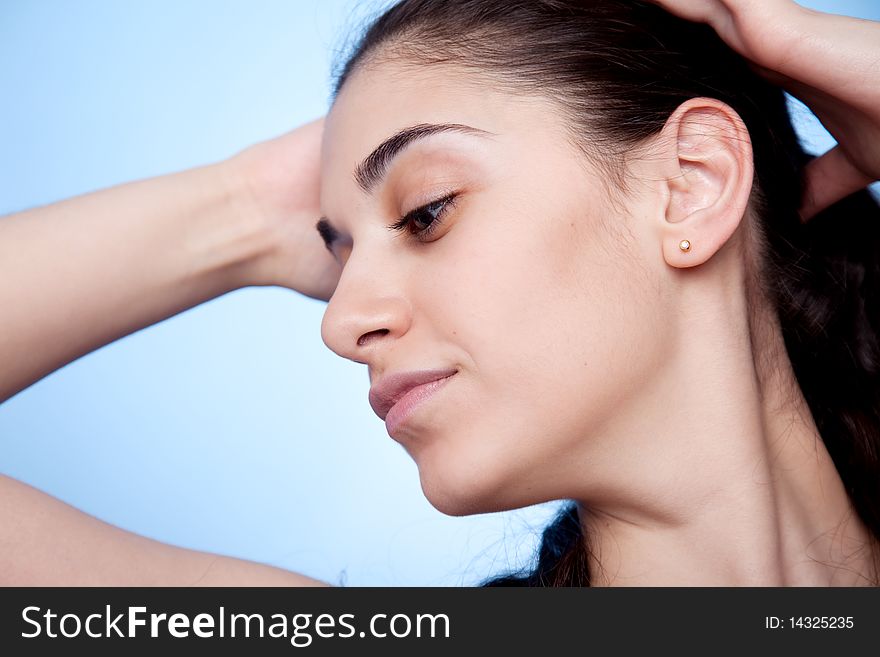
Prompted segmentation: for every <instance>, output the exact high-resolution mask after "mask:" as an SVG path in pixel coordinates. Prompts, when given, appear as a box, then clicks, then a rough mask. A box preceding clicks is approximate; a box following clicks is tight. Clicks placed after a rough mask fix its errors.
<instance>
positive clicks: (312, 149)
mask: <svg viewBox="0 0 880 657" xmlns="http://www.w3.org/2000/svg"><path fill="white" fill-rule="evenodd" d="M323 131H324V118H323V117H322V118H320V119H316V120H314V121H311V122H310V123H306V124H304V125H302V126H300V127H298V128H296V129H295V130H292V131H290V132H287V133H284V134H283V135H281V136H279V137H275V138H273V139H269V140H267V141H263V142H260V143H258V144H254V145H253V146H250V147H249V148H246V149H245V150H243V151H241V152H240V153H237V154H236V155H234V156H233V157H232V158H230V159H229V160H227V161H226V164H228V165H229V167H230V170H231V172H232V175H233V177H234V178H235V179H236V180H237V181H241V183H243V187H244V189H245V190H246V196H247V199H248V200H247V202H246V204H245V206H246V207H247V208H248V211H253V212H256V213H258V214H259V218H260V219H259V220H260V221H261V222H262V224H263V225H264V226H265V227H266V229H267V232H268V234H269V239H270V242H271V246H270V248H269V251H268V253H267V254H266V255H265V257H263V258H262V259H261V260H260V261H259V262H258V263H257V264H256V266H255V267H254V268H253V271H252V274H251V276H250V278H251V281H250V284H254V285H281V286H284V287H287V288H290V289H292V290H295V291H297V292H300V293H302V294H304V295H306V296H309V297H312V298H314V299H321V300H323V301H327V300H329V299H330V297H331V296H332V294H333V291H334V290H335V289H336V285H337V283H338V282H339V277H340V275H341V273H342V266H341V265H340V263H339V262H338V261H337V260H336V259H335V258H334V257H333V255H332V254H331V253H330V252H329V251H328V250H327V248H326V247H325V246H324V241H323V240H322V239H321V236H320V235H319V234H318V231H317V230H316V229H315V224H316V223H317V221H318V219H319V218H320V215H321V209H320V172H321V136H322V135H323ZM240 186H241V185H240Z"/></svg>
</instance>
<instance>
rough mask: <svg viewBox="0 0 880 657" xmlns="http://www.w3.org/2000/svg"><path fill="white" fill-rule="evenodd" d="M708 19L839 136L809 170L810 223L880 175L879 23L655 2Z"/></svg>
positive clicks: (783, 3) (728, 1) (742, 1)
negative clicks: (831, 206) (832, 145)
mask: <svg viewBox="0 0 880 657" xmlns="http://www.w3.org/2000/svg"><path fill="white" fill-rule="evenodd" d="M653 2H655V3H656V4H658V5H660V6H662V7H663V8H664V9H666V10H667V11H669V12H671V13H673V14H675V15H677V16H679V17H681V18H684V19H687V20H692V21H697V22H701V23H707V24H709V25H711V26H712V27H713V28H714V29H715V31H716V32H717V33H718V35H719V36H720V37H721V38H722V39H723V40H724V42H725V43H727V45H729V46H730V47H731V48H732V49H733V50H735V51H736V52H738V53H739V54H740V55H742V56H743V57H745V58H746V59H748V60H749V61H750V62H751V66H752V68H753V69H754V70H755V71H756V72H757V73H759V74H761V75H762V76H764V77H765V78H767V79H768V80H770V81H771V82H773V83H774V84H777V85H779V86H780V87H782V88H784V89H785V90H786V91H788V92H789V93H790V94H792V95H793V96H795V97H797V98H799V99H800V100H802V101H803V102H804V103H805V104H806V105H807V106H808V107H809V108H810V109H811V110H812V112H813V113H814V114H815V115H816V116H817V117H818V119H819V120H820V121H821V122H822V125H823V126H825V128H826V129H827V130H828V132H830V133H831V134H832V136H833V137H834V138H835V139H836V140H837V146H835V147H834V148H832V149H831V150H829V151H828V152H827V153H825V154H824V155H822V156H820V157H817V158H816V159H814V160H812V161H811V162H810V163H809V164H808V165H807V168H806V174H805V175H806V181H807V184H806V192H805V194H804V199H803V200H802V204H801V208H800V213H801V218H802V219H803V220H804V221H806V220H808V219H810V218H811V217H813V216H814V215H816V214H817V213H818V212H820V211H821V210H823V209H825V208H827V207H828V206H829V205H832V204H834V203H836V202H837V201H839V200H840V199H842V198H844V197H846V196H849V195H850V194H852V193H854V192H856V191H858V190H860V189H862V188H863V187H865V186H867V185H868V184H870V183H872V182H874V181H875V180H878V179H880V66H878V60H880V23H875V22H873V21H867V20H862V19H858V18H850V17H847V16H837V15H833V14H825V13H821V12H817V11H812V10H810V9H806V8H804V7H801V6H800V5H798V4H796V3H795V2H792V1H791V0H653Z"/></svg>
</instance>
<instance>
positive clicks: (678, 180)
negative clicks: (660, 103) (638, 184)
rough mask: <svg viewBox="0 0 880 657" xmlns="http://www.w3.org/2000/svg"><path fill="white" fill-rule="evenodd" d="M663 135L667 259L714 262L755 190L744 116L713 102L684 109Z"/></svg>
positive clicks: (676, 263) (686, 263) (690, 103)
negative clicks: (713, 257)
mask: <svg viewBox="0 0 880 657" xmlns="http://www.w3.org/2000/svg"><path fill="white" fill-rule="evenodd" d="M660 136H661V143H663V144H666V146H665V147H664V158H663V160H662V162H663V165H662V166H663V169H664V175H663V178H662V184H663V192H664V196H666V198H667V203H666V207H665V212H664V213H663V216H661V217H660V219H661V238H662V244H663V257H664V259H665V260H666V262H667V263H668V264H669V265H672V266H673V267H692V266H694V265H699V264H702V263H704V262H706V261H707V260H709V258H711V257H712V256H713V255H714V254H715V253H716V252H717V251H718V250H719V249H720V248H721V247H722V246H724V244H725V243H726V242H727V240H728V239H730V236H731V235H732V234H733V233H734V231H735V230H736V228H737V226H739V224H740V221H741V219H742V217H743V214H744V213H745V211H746V207H747V204H748V201H749V196H750V194H751V189H752V176H753V174H754V165H753V162H752V142H751V139H750V138H749V132H748V130H747V129H746V126H745V124H744V123H743V121H742V119H741V118H740V116H739V114H737V113H736V112H735V111H734V110H733V109H732V108H731V107H730V106H729V105H727V104H725V103H723V102H721V101H719V100H715V99H713V98H691V99H690V100H687V101H686V102H684V103H682V104H681V105H679V106H678V107H677V108H676V110H675V112H673V113H672V115H671V116H670V117H669V119H668V120H667V122H666V125H665V126H664V127H663V130H662V133H661V135H660ZM684 241H686V243H685V244H684V245H683V244H682V242H684ZM688 245H689V248H687V249H684V248H682V247H683V246H688Z"/></svg>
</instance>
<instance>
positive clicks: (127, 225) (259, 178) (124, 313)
mask: <svg viewBox="0 0 880 657" xmlns="http://www.w3.org/2000/svg"><path fill="white" fill-rule="evenodd" d="M322 131H323V119H319V120H318V121H313V122H312V123H309V124H306V125H304V126H301V127H300V128H298V129H296V130H294V131H292V132H289V133H287V134H285V135H282V136H281V137H278V138H275V139H273V140H269V141H267V142H262V143H261V144H257V145H255V146H252V147H250V148H249V149H247V150H245V151H242V152H241V153H239V154H238V155H237V156H235V157H233V158H231V159H230V160H227V161H224V162H221V163H218V164H213V165H209V166H204V167H199V168H194V169H189V170H187V171H183V172H180V173H175V174H171V175H166V176H161V177H157V178H151V179H147V180H141V181H137V182H132V183H127V184H123V185H119V186H116V187H113V188H110V189H106V190H102V191H98V192H94V193H90V194H85V195H83V196H78V197H75V198H72V199H68V200H65V201H61V202H59V203H55V204H52V205H47V206H44V207H39V208H35V209H31V210H27V211H25V212H21V213H19V214H14V215H10V216H7V217H3V218H0V402H2V401H4V400H6V399H8V398H9V397H11V396H12V395H14V394H15V393H17V392H18V391H20V390H22V389H24V388H26V387H27V386H29V385H31V384H32V383H34V382H35V381H37V380H39V379H40V378H42V377H44V376H46V375H47V374H49V373H50V372H52V371H53V370H56V369H58V368H59V367H61V366H63V365H64V364H66V363H68V362H70V361H72V360H74V359H76V358H78V357H80V356H82V355H84V354H86V353H88V352H90V351H92V350H94V349H97V348H98V347H100V346H102V345H104V344H107V343H108V342H112V341H113V340H116V339H118V338H120V337H122V336H125V335H128V334H129V333H132V332H134V331H137V330H138V329H141V328H144V327H146V326H149V325H151V324H153V323H155V322H158V321H160V320H162V319H165V318H167V317H170V316H172V315H174V314H176V313H179V312H181V311H183V310H186V309H188V308H191V307H193V306H195V305H198V304H200V303H202V302H204V301H207V300H209V299H212V298H214V297H217V296H219V295H222V294H224V293H226V292H230V291H232V290H234V289H237V288H240V287H244V286H247V285H286V286H288V287H291V288H292V289H296V290H299V291H301V292H303V293H304V294H307V295H310V296H314V297H316V298H329V295H330V294H331V293H332V290H333V288H335V283H336V280H338V272H339V265H338V263H336V261H335V260H334V259H333V257H332V256H331V255H330V254H329V253H328V252H327V251H326V249H325V248H324V245H323V242H322V241H321V239H320V237H319V235H318V233H317V232H316V231H315V229H314V224H315V222H316V221H317V219H318V216H319V214H320V211H319V206H318V200H317V198H318V171H319V162H320V138H321V133H322Z"/></svg>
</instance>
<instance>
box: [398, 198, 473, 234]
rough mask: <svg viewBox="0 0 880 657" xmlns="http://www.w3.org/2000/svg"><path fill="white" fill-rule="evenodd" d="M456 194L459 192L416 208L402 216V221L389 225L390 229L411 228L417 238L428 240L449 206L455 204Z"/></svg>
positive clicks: (402, 229) (401, 230)
mask: <svg viewBox="0 0 880 657" xmlns="http://www.w3.org/2000/svg"><path fill="white" fill-rule="evenodd" d="M456 196H458V194H447V195H446V196H444V197H443V198H440V199H437V200H436V201H432V202H431V203H428V204H427V205H423V206H421V207H419V208H416V209H415V210H413V211H412V212H409V213H407V214H406V215H405V216H404V217H402V218H401V219H400V221H397V222H396V223H393V224H391V225H390V226H388V229H389V230H395V231H398V232H403V231H404V230H407V229H409V233H410V234H411V235H412V236H413V237H414V238H415V239H416V240H418V241H419V242H427V241H428V238H429V237H430V236H431V235H432V234H433V233H434V231H435V230H437V228H438V227H439V226H440V224H441V222H442V221H443V217H444V216H446V213H447V212H448V210H449V208H451V207H454V206H455V197H456Z"/></svg>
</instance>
